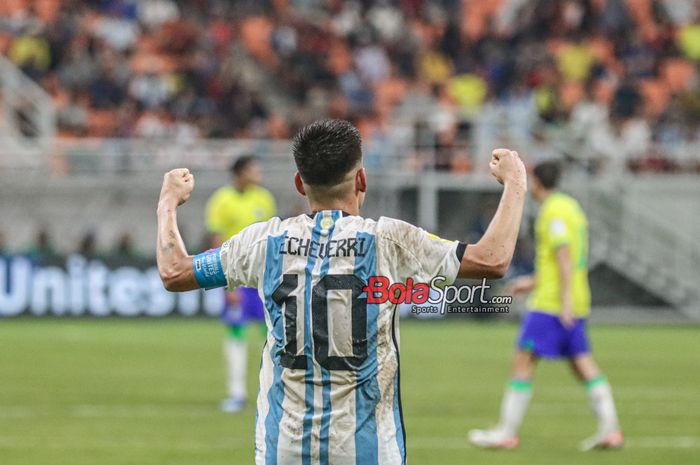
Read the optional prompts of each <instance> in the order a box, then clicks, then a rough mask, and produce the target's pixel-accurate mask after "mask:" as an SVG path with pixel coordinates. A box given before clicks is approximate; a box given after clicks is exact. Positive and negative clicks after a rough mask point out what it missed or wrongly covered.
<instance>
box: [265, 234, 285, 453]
mask: <svg viewBox="0 0 700 465" xmlns="http://www.w3.org/2000/svg"><path fill="white" fill-rule="evenodd" d="M286 236H287V231H285V232H284V233H283V234H281V235H279V236H269V237H268V238H267V254H266V257H265V274H264V277H263V294H264V296H265V308H266V309H267V312H268V315H269V317H270V322H271V323H272V324H271V328H270V330H271V331H272V335H273V336H274V338H275V346H274V347H271V348H270V354H271V356H272V361H273V379H272V386H270V390H269V391H268V392H267V402H268V405H269V406H270V409H269V411H268V412H267V416H266V417H265V465H276V464H277V444H278V442H279V426H280V421H281V420H282V402H283V401H284V382H283V381H282V365H280V359H279V357H280V354H281V353H282V351H283V348H284V319H283V318H282V306H281V305H278V304H277V303H276V302H275V301H274V300H272V293H273V292H274V291H275V289H276V288H277V286H279V284H280V283H281V282H282V264H283V259H284V256H283V255H282V254H280V253H279V251H280V247H281V246H282V244H284V240H285V237H286Z"/></svg>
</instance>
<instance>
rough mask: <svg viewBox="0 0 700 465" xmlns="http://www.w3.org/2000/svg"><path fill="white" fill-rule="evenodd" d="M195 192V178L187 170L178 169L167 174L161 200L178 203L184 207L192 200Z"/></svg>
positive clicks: (161, 191)
mask: <svg viewBox="0 0 700 465" xmlns="http://www.w3.org/2000/svg"><path fill="white" fill-rule="evenodd" d="M193 190H194V176H193V175H192V173H190V170H188V169H187V168H177V169H174V170H170V171H168V172H167V173H165V176H164V177H163V187H161V189H160V200H161V201H166V202H176V203H177V205H182V204H183V203H185V202H186V201H187V199H189V198H190V194H191V193H192V191H193Z"/></svg>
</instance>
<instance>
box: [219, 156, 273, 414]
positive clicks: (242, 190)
mask: <svg viewBox="0 0 700 465" xmlns="http://www.w3.org/2000/svg"><path fill="white" fill-rule="evenodd" d="M230 173H231V184H229V185H227V186H224V187H221V188H219V189H218V190H217V191H216V192H214V194H213V195H212V196H211V198H210V199H209V202H208V203H207V209H206V219H207V230H208V231H209V233H210V234H211V235H212V242H213V247H220V246H221V243H222V242H223V241H224V240H226V239H228V238H229V237H232V236H234V235H236V234H238V233H239V232H241V230H243V228H245V227H246V226H249V225H251V224H253V223H257V222H258V221H265V220H267V219H270V218H271V217H272V216H273V215H274V214H275V200H274V198H273V197H272V194H270V192H269V191H268V190H267V189H265V188H264V187H262V186H260V183H261V182H262V175H263V172H262V167H261V166H260V163H258V161H257V160H256V159H255V157H253V156H251V155H246V156H242V157H240V158H238V159H237V160H236V161H235V162H234V163H233V164H232V165H231V169H230ZM221 317H222V320H223V321H224V323H225V324H226V325H227V327H228V336H227V338H226V341H224V356H225V359H226V369H227V371H228V378H227V384H228V398H227V399H225V400H224V401H223V402H222V403H221V409H222V410H223V411H224V412H229V413H234V412H238V411H240V410H241V409H243V407H244V406H245V401H246V396H247V392H246V365H247V360H248V353H247V340H246V339H247V335H248V326H249V325H250V324H256V323H257V324H258V325H259V326H260V328H261V330H262V331H263V332H264V331H265V326H264V324H265V311H264V309H263V304H262V301H261V300H260V297H258V291H257V289H255V288H251V287H239V288H237V289H235V290H234V291H233V292H230V293H227V294H226V302H225V303H224V309H223V311H222V313H221Z"/></svg>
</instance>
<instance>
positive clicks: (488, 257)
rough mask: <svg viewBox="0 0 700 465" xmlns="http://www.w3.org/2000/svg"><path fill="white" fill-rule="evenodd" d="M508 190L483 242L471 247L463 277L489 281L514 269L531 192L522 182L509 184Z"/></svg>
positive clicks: (464, 260) (464, 265) (466, 253)
mask: <svg viewBox="0 0 700 465" xmlns="http://www.w3.org/2000/svg"><path fill="white" fill-rule="evenodd" d="M504 186H505V187H504V189H503V195H502V196H501V201H500V203H499V205H498V209H497V210H496V214H495V215H494V217H493V220H491V223H490V224H489V227H488V228H487V230H486V233H484V236H483V237H482V238H481V239H480V240H479V242H477V243H476V244H473V245H469V247H467V250H466V252H465V259H463V260H462V267H461V269H460V275H461V276H463V277H471V275H472V274H473V273H474V272H475V271H476V272H479V271H480V272H481V273H482V275H486V276H487V277H489V276H490V277H501V276H503V275H504V274H505V273H506V271H507V270H508V267H509V266H510V261H511V260H512V258H513V252H514V250H515V243H516V242H517V240H518V231H519V229H520V221H521V219H522V215H523V206H524V204H525V193H526V190H527V189H526V187H525V185H524V183H521V182H510V183H505V185H504ZM470 263H471V265H470ZM489 270H490V271H489Z"/></svg>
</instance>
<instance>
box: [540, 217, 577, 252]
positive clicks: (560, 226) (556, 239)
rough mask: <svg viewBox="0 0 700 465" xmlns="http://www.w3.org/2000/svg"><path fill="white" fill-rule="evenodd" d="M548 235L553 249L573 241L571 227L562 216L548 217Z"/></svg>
mask: <svg viewBox="0 0 700 465" xmlns="http://www.w3.org/2000/svg"><path fill="white" fill-rule="evenodd" d="M546 227H547V236H548V237H549V241H548V242H549V245H550V247H551V248H552V249H557V248H559V247H561V246H563V245H569V244H570V243H571V239H572V238H571V228H570V227H569V226H568V224H567V222H566V220H565V219H564V217H562V216H551V217H549V218H548V219H547V222H546Z"/></svg>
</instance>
